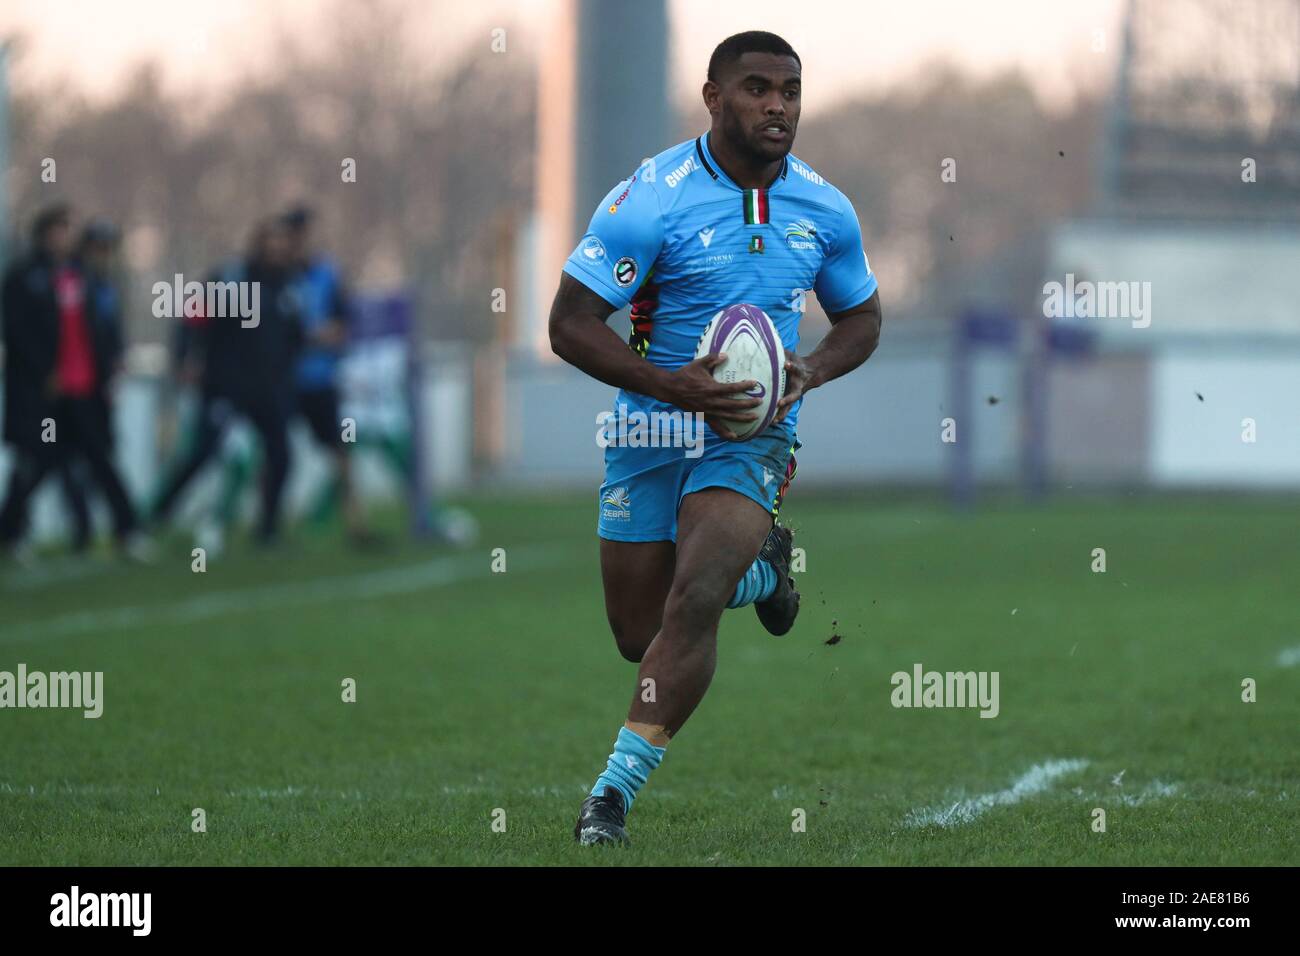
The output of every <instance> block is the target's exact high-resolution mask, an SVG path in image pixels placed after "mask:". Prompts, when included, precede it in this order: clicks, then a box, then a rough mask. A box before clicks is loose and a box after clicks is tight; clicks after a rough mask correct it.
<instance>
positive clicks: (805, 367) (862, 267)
mask: <svg viewBox="0 0 1300 956" xmlns="http://www.w3.org/2000/svg"><path fill="white" fill-rule="evenodd" d="M813 288H814V291H816V293H817V299H818V301H819V302H821V304H822V307H823V308H824V309H825V310H826V316H827V318H829V319H830V322H831V330H830V331H829V332H827V333H826V336H825V337H824V338H823V339H822V340H821V341H820V342H818V343H817V347H816V348H815V349H813V350H812V352H811V353H809V354H808V355H806V356H799V355H795V354H794V353H792V352H787V353H786V362H785V396H784V397H783V398H782V399H781V401H780V403H779V404H778V405H777V414H776V421H778V422H779V421H781V420H782V419H783V418H785V416H786V413H787V412H788V411H789V410H790V406H792V405H793V404H794V403H795V402H797V401H798V400H799V399H800V398H802V397H803V395H804V393H805V392H807V391H808V390H809V389H814V388H817V387H818V386H819V385H825V384H826V383H827V382H829V381H831V380H832V379H837V378H839V377H840V376H841V375H846V374H848V373H849V372H851V371H853V370H854V369H855V368H857V367H858V366H859V365H861V364H862V363H863V362H865V361H866V360H867V359H868V358H870V357H871V353H872V352H874V351H875V350H876V346H877V345H878V344H879V343H880V323H881V311H880V289H879V288H878V285H877V282H876V276H875V274H874V273H873V272H872V271H871V263H870V262H869V261H868V260H867V254H866V253H865V252H864V251H863V249H862V229H861V227H860V226H859V225H858V217H857V214H856V213H855V212H854V211H853V207H852V206H851V205H849V201H848V200H847V199H844V200H843V207H842V210H841V219H840V231H839V234H838V235H837V236H836V239H835V247H834V249H833V250H832V251H831V253H830V255H828V256H827V258H826V261H825V262H824V263H823V264H822V268H821V271H820V272H819V273H818V274H817V281H816V283H815V284H814V286H813Z"/></svg>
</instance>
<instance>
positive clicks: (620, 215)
mask: <svg viewBox="0 0 1300 956" xmlns="http://www.w3.org/2000/svg"><path fill="white" fill-rule="evenodd" d="M663 242H664V224H663V214H662V212H661V210H660V208H659V197H658V195H657V194H656V193H655V191H654V187H653V186H652V185H651V184H649V183H646V182H642V181H640V180H639V179H637V177H636V176H633V177H632V178H631V179H625V180H623V181H622V182H621V183H619V184H618V185H617V186H615V187H614V188H613V189H611V190H610V192H609V195H608V196H606V197H605V198H604V200H603V201H602V202H601V204H600V206H599V207H597V209H596V212H595V214H594V215H593V216H592V217H591V223H590V225H588V226H587V232H586V234H585V235H583V237H582V240H581V241H580V242H579V243H578V247H577V248H576V249H574V250H573V254H572V255H570V256H569V258H568V261H567V262H565V264H564V271H565V272H566V273H568V274H569V275H571V276H573V278H575V279H577V280H578V281H579V282H581V283H582V284H583V285H585V286H586V287H587V288H588V289H590V290H591V291H592V292H595V293H596V294H597V295H599V296H600V297H601V298H602V299H604V300H605V301H606V302H608V303H609V304H610V305H612V306H614V307H615V308H616V309H621V308H624V307H625V306H626V305H627V304H628V303H629V302H630V301H631V300H632V296H633V295H634V294H635V293H636V290H637V288H638V287H639V286H640V285H641V283H642V282H644V281H645V279H646V276H647V275H649V274H650V269H651V267H652V266H653V265H654V262H655V259H657V258H658V257H659V250H660V249H661V248H662V247H663Z"/></svg>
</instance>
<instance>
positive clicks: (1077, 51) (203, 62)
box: [0, 0, 1123, 112]
mask: <svg viewBox="0 0 1300 956" xmlns="http://www.w3.org/2000/svg"><path fill="white" fill-rule="evenodd" d="M561 2H563V0H472V2H463V0H424V2H422V3H420V4H419V13H418V14H417V24H416V26H417V33H418V32H419V31H421V30H424V31H427V35H428V37H429V40H428V47H429V51H430V55H431V56H432V57H434V58H435V61H436V59H437V58H438V57H439V56H440V55H441V54H446V53H451V52H453V51H455V50H456V49H457V47H459V46H460V45H461V44H464V43H473V42H477V41H480V40H481V42H483V43H484V44H485V46H486V44H487V42H488V31H490V30H491V28H492V27H493V26H499V25H507V24H515V25H517V26H518V27H519V28H520V30H521V31H522V33H523V36H522V37H518V38H516V39H519V40H522V43H523V45H524V47H526V46H527V45H528V43H529V42H530V41H531V40H532V39H533V38H534V37H536V36H538V35H539V33H540V31H541V27H542V26H543V24H544V22H545V18H546V17H548V16H551V15H554V11H555V9H556V6H557V4H558V3H561ZM607 2H608V3H609V5H610V7H611V8H612V9H616V8H617V4H618V3H621V2H634V0H607ZM1122 5H1123V0H1074V2H1071V3H1069V4H1059V3H1053V2H1046V0H985V2H979V3H976V2H970V0H904V2H901V3H900V2H897V0H891V2H874V0H798V2H794V3H792V2H790V0H735V2H731V0H669V11H670V17H671V19H672V35H673V42H674V55H673V64H672V71H671V75H672V76H673V77H674V80H673V82H674V84H675V88H674V90H673V93H674V95H675V96H676V97H677V98H678V99H679V100H681V99H693V98H694V97H695V96H696V95H697V92H696V91H697V90H698V88H699V85H700V83H701V82H702V79H703V74H704V68H705V66H706V64H707V62H708V57H709V53H710V52H711V50H712V48H713V46H714V45H715V44H716V43H717V42H718V41H719V40H720V39H722V38H723V37H724V36H726V35H728V34H730V33H735V32H739V31H740V30H747V29H766V30H772V31H773V32H777V33H780V34H782V35H783V36H784V37H785V38H786V39H787V40H789V41H790V43H791V44H792V45H793V46H794V47H795V49H796V50H798V51H799V53H800V56H801V57H802V59H803V61H804V82H805V89H806V90H807V91H808V92H809V94H812V93H814V92H817V91H821V92H823V93H825V94H826V95H825V96H823V97H820V98H816V99H814V98H813V97H811V96H810V99H809V103H808V104H807V111H808V112H813V111H814V110H815V108H816V107H817V106H818V105H824V104H825V103H827V102H830V101H833V100H835V99H840V98H843V97H845V96H850V95H853V94H854V93H856V92H858V91H860V90H871V89H879V88H880V87H882V86H892V85H895V84H897V83H900V82H907V81H908V80H910V79H911V78H913V77H915V76H917V75H918V73H919V72H921V71H922V70H923V69H924V68H925V65H926V64H927V63H929V62H932V61H933V60H935V59H938V58H943V59H948V60H952V61H955V62H956V63H958V64H960V65H961V66H963V67H964V68H966V69H967V70H969V71H970V72H972V73H975V74H977V75H981V76H983V75H988V74H990V73H992V72H996V71H997V70H999V69H1005V68H1007V67H1009V66H1015V67H1021V68H1023V69H1024V70H1025V71H1026V72H1027V73H1028V74H1029V75H1030V76H1031V77H1032V78H1033V81H1034V83H1035V85H1036V86H1037V88H1038V89H1039V91H1040V93H1041V95H1042V96H1043V98H1044V99H1046V100H1048V101H1050V102H1060V101H1062V100H1063V99H1068V98H1070V97H1071V96H1072V95H1073V94H1074V92H1075V91H1076V90H1078V89H1080V88H1094V87H1096V86H1097V85H1098V84H1099V83H1102V82H1104V81H1105V80H1106V79H1107V78H1108V76H1109V73H1110V70H1111V69H1112V67H1113V63H1114V51H1115V47H1116V43H1117V39H1118V38H1117V36H1116V30H1117V27H1118V22H1119V16H1120V12H1121V10H1122ZM328 7H329V4H328V3H327V2H326V0H217V2H208V0H180V2H178V0H4V3H3V5H0V35H6V34H9V33H12V32H13V31H15V30H17V31H20V32H21V33H22V34H24V35H25V36H26V37H27V39H28V49H27V53H26V56H25V57H24V67H23V75H22V76H20V77H19V79H20V80H21V79H24V78H26V79H39V80H46V79H49V78H53V77H65V78H67V79H69V80H71V81H72V82H74V83H76V84H77V85H79V86H82V87H84V88H86V89H87V90H88V91H91V92H92V93H94V92H96V91H98V92H105V91H112V90H113V89H115V88H116V87H117V85H118V84H120V83H121V81H122V78H123V77H124V76H125V75H126V74H127V72H128V71H129V70H130V68H131V67H132V65H134V64H135V63H138V62H139V61H140V60H142V59H145V58H154V59H156V60H157V61H158V62H159V63H160V64H161V66H162V68H163V72H164V76H165V77H166V79H167V82H168V83H169V84H170V85H172V86H174V87H175V88H176V89H179V90H195V89H202V90H209V91H219V90H220V88H221V86H222V84H223V83H226V82H229V80H230V78H231V77H234V76H239V75H241V74H242V73H244V72H247V71H250V70H256V69H257V65H258V63H259V62H261V61H264V59H265V57H264V53H265V51H266V50H267V49H268V48H269V45H270V43H271V40H272V38H273V36H274V30H273V29H272V26H273V25H274V24H279V25H280V26H281V27H283V28H284V29H286V30H288V31H290V32H292V33H293V34H295V35H297V36H299V37H301V38H303V39H304V40H306V41H310V40H311V39H312V37H313V36H314V35H318V34H319V32H320V30H321V27H322V23H323V18H322V17H321V12H322V11H323V10H327V9H328ZM417 42H418V41H417ZM1097 46H1101V47H1102V48H1103V49H1102V50H1100V51H1098V50H1096V49H1095V48H1096V47H1097ZM214 64H215V65H217V66H218V67H219V69H214Z"/></svg>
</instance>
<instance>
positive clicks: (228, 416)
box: [151, 219, 302, 544]
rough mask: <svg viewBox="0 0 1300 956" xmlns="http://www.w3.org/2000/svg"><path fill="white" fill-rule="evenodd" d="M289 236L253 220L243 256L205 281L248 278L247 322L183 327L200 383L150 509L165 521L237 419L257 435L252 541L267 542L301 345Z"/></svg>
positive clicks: (276, 519) (205, 321) (279, 490)
mask: <svg viewBox="0 0 1300 956" xmlns="http://www.w3.org/2000/svg"><path fill="white" fill-rule="evenodd" d="M292 279H293V274H292V269H291V263H290V256H289V237H288V232H287V230H286V229H285V226H284V223H283V222H282V221H280V220H279V219H274V220H270V221H267V222H263V223H260V224H258V225H257V226H256V227H255V228H254V230H253V235H252V237H251V241H250V243H249V250H248V254H247V256H246V257H245V258H244V259H243V260H242V261H237V262H236V263H234V264H233V265H232V266H231V267H229V268H227V269H225V270H223V271H222V272H221V273H219V274H217V275H214V276H212V277H210V278H209V280H208V281H209V282H223V283H224V282H237V283H248V284H250V285H253V286H255V287H256V288H257V290H258V291H257V302H258V313H257V315H256V316H255V321H253V322H251V324H249V325H247V326H246V325H245V324H244V321H245V320H244V319H243V318H242V317H241V316H240V315H238V314H235V315H230V316H218V315H207V314H204V315H201V316H198V317H196V318H195V321H194V322H193V323H190V324H187V325H186V326H184V327H183V328H184V331H183V333H182V338H183V339H184V340H186V341H185V344H184V345H183V349H184V353H185V354H184V360H183V361H184V368H186V369H187V370H188V372H189V374H192V375H195V376H197V378H198V381H199V389H200V392H201V396H200V414H199V421H198V424H197V427H196V429H195V432H194V434H193V436H192V440H191V442H190V447H189V449H188V450H187V451H186V452H185V453H184V454H183V455H182V457H181V459H180V461H179V462H177V463H176V465H175V466H174V467H173V469H172V473H171V475H170V477H169V478H168V480H167V481H166V483H165V484H164V486H163V488H162V491H161V492H160V493H159V495H158V498H157V502H156V504H155V505H154V507H153V509H152V512H151V519H152V520H153V521H155V522H162V521H165V520H166V519H167V518H168V517H169V516H170V514H171V512H172V509H173V508H174V507H175V505H176V503H177V501H178V500H179V498H180V495H181V493H182V492H183V491H184V490H185V488H186V487H187V486H188V485H189V483H190V481H191V480H192V479H193V478H194V476H195V475H197V474H198V472H199V470H200V469H201V468H202V467H203V466H204V465H205V464H207V462H208V461H209V460H210V459H211V458H212V457H213V456H214V454H215V453H216V452H217V451H218V450H219V449H220V447H221V442H222V439H223V438H224V436H225V434H226V432H227V430H228V428H229V427H230V425H231V423H232V421H233V420H234V419H235V418H237V417H238V418H243V419H245V420H246V421H247V422H248V423H250V424H251V425H252V426H253V428H254V429H255V430H256V432H257V434H258V437H259V438H260V439H261V444H262V453H263V458H264V467H263V470H262V476H261V477H262V487H261V513H260V515H259V522H258V528H257V532H256V539H257V541H258V543H259V544H271V543H274V542H275V541H276V540H277V538H278V537H279V530H280V511H281V504H282V501H283V497H284V486H285V481H286V479H287V478H288V474H289V441H288V419H289V414H290V412H291V410H292V398H293V395H292V389H293V369H294V363H295V362H296V360H297V355H298V351H299V347H300V343H301V335H302V332H301V326H300V318H299V310H298V306H297V297H296V295H295V294H294V290H293V288H292Z"/></svg>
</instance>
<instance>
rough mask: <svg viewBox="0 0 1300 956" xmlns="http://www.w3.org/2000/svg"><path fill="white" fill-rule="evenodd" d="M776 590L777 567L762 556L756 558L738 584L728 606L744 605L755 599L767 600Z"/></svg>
mask: <svg viewBox="0 0 1300 956" xmlns="http://www.w3.org/2000/svg"><path fill="white" fill-rule="evenodd" d="M775 590H776V569H775V568H774V567H772V565H770V564H768V563H767V562H766V561H764V560H763V559H762V558H755V559H754V563H753V564H751V565H750V566H749V570H748V571H746V572H745V576H744V577H743V578H741V579H740V582H739V583H738V584H737V585H736V593H735V594H733V595H732V596H731V600H730V601H728V602H727V607H744V606H745V605H746V604H753V603H754V602H755V601H766V600H767V599H768V598H770V597H771V596H772V592H773V591H775Z"/></svg>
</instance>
